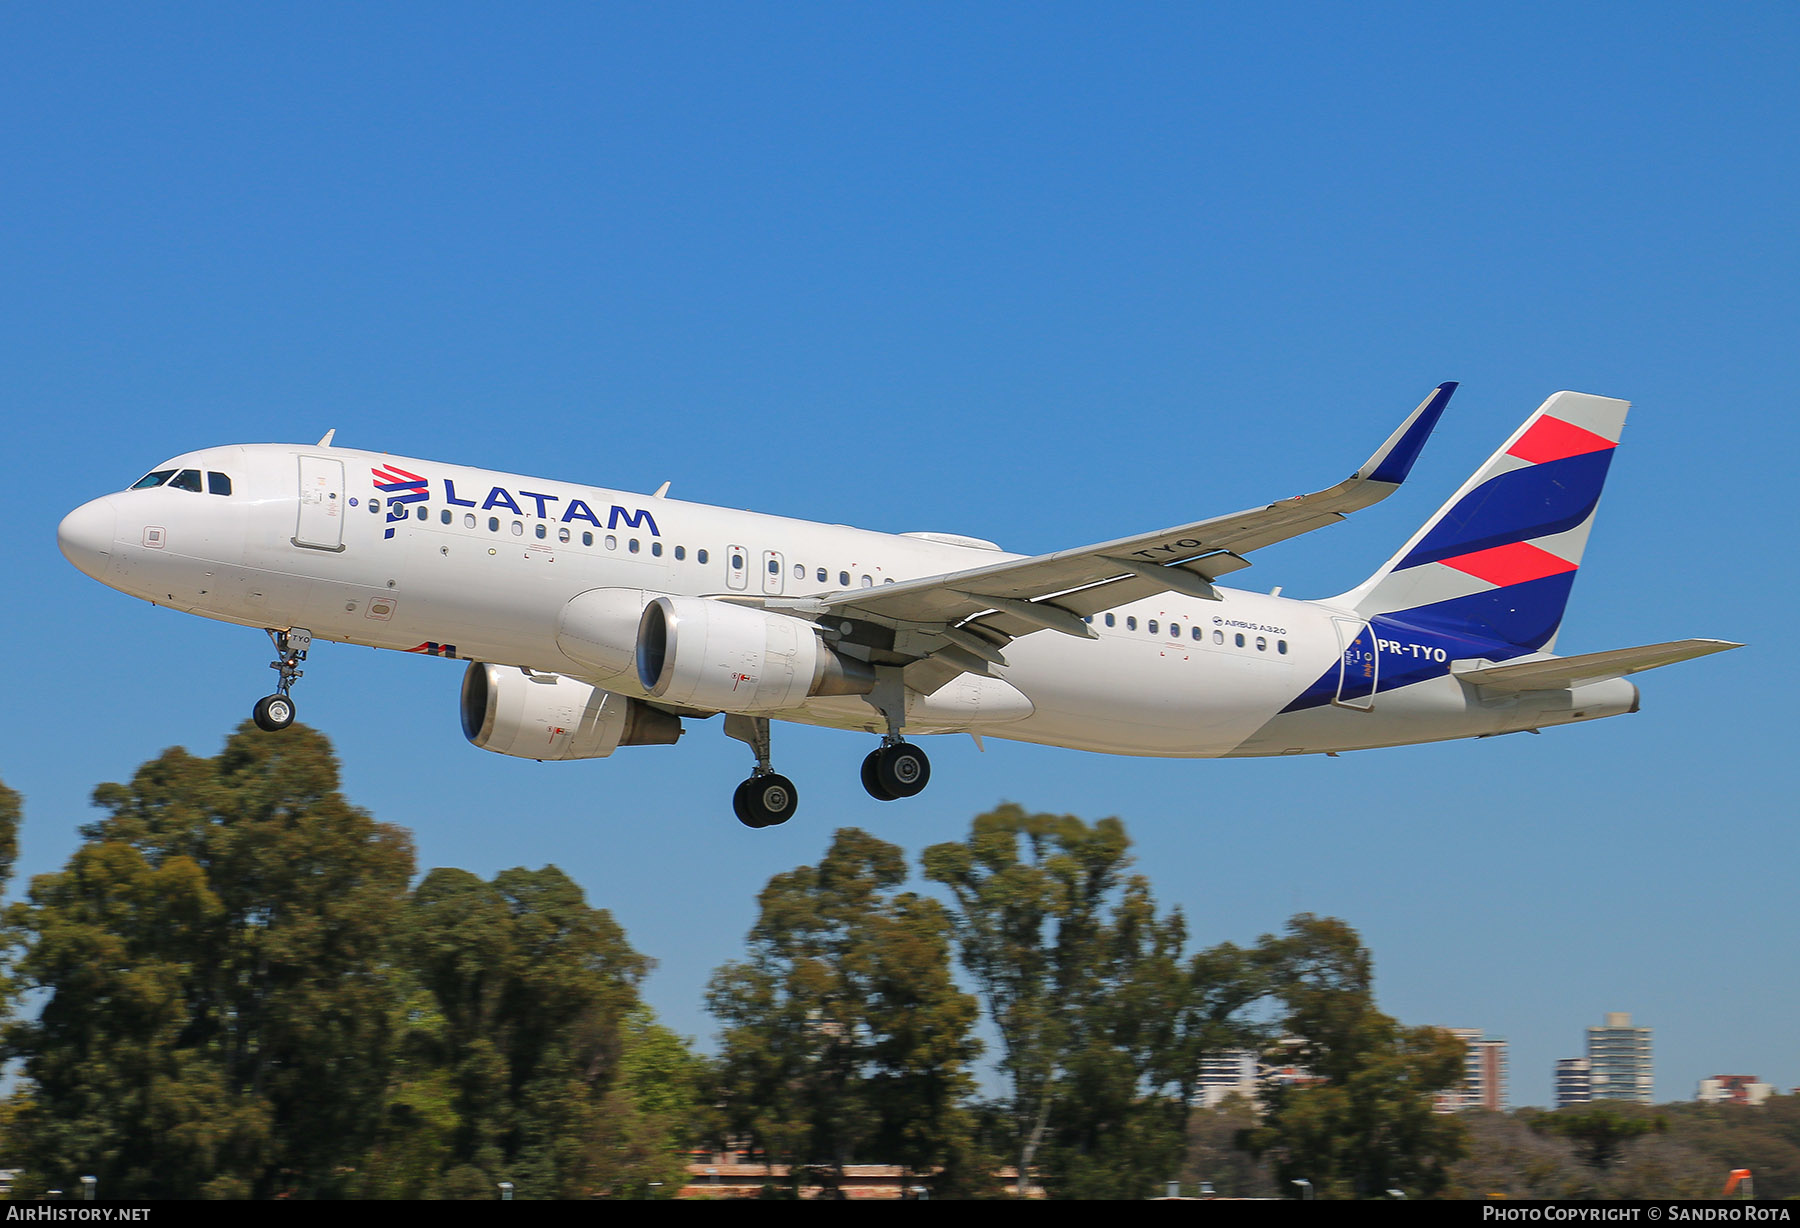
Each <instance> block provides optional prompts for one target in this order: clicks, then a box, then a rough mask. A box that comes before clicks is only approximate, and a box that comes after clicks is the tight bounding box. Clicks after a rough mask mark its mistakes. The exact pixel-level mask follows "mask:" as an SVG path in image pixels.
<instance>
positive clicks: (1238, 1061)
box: [1194, 1049, 1258, 1109]
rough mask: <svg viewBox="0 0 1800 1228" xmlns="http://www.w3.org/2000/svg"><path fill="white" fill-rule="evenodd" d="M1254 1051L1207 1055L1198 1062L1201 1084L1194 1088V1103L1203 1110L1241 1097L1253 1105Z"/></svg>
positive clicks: (1254, 1080) (1238, 1050) (1231, 1050)
mask: <svg viewBox="0 0 1800 1228" xmlns="http://www.w3.org/2000/svg"><path fill="white" fill-rule="evenodd" d="M1257 1065H1258V1056H1257V1052H1256V1050H1254V1049H1227V1050H1226V1051H1224V1052H1223V1053H1209V1054H1207V1055H1206V1056H1205V1057H1204V1058H1202V1059H1201V1062H1200V1083H1199V1086H1198V1087H1196V1088H1195V1089H1194V1099H1195V1102H1196V1103H1197V1104H1198V1105H1199V1106H1200V1107H1201V1108H1203V1109H1216V1108H1218V1107H1219V1105H1221V1104H1223V1103H1224V1102H1225V1100H1226V1099H1227V1098H1228V1097H1231V1096H1242V1097H1243V1098H1244V1099H1246V1100H1248V1101H1250V1102H1251V1103H1252V1104H1255V1103H1256V1095H1257V1086H1256V1070H1257Z"/></svg>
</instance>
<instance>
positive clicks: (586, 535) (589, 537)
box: [581, 529, 594, 546]
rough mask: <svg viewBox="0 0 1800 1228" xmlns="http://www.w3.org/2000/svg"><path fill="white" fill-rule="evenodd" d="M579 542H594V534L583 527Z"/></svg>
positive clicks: (585, 543)
mask: <svg viewBox="0 0 1800 1228" xmlns="http://www.w3.org/2000/svg"><path fill="white" fill-rule="evenodd" d="M581 544H582V545H584V546H591V545H593V544H594V535H593V534H592V533H590V532H588V531H587V530H586V529H583V530H582V531H581Z"/></svg>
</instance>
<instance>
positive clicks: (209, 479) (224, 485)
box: [206, 472, 231, 495]
mask: <svg viewBox="0 0 1800 1228" xmlns="http://www.w3.org/2000/svg"><path fill="white" fill-rule="evenodd" d="M206 490H207V493H208V494H214V495H228V494H230V493H231V479H230V478H229V477H227V476H225V475H224V474H223V473H210V472H209V473H208V474H207V475H206Z"/></svg>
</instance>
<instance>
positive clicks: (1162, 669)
mask: <svg viewBox="0 0 1800 1228" xmlns="http://www.w3.org/2000/svg"><path fill="white" fill-rule="evenodd" d="M309 466H311V468H310V469H309ZM164 467H165V468H175V469H181V470H188V469H192V470H197V471H200V472H202V473H214V472H216V473H219V474H222V475H225V476H226V477H228V478H229V479H230V485H231V493H230V494H229V495H218V494H212V493H208V492H207V491H205V490H199V491H196V490H188V489H176V488H173V487H170V486H166V485H165V486H161V487H157V488H154V489H145V490H131V491H126V492H122V493H119V494H114V495H108V496H105V497H104V498H102V499H97V500H95V501H94V502H93V503H90V504H88V505H86V506H85V507H84V508H82V509H79V510H78V511H77V512H76V513H74V514H72V515H71V517H70V520H69V521H68V522H65V530H64V535H65V547H64V548H65V550H66V551H68V552H69V553H70V557H71V558H72V559H74V560H75V561H76V562H77V564H78V565H79V566H81V567H82V568H83V570H86V571H88V572H89V574H91V575H93V576H94V577H95V578H97V579H100V580H102V581H103V582H105V583H107V584H109V585H111V586H112V587H114V588H117V589H120V590H122V591H124V592H127V593H131V594H132V595H134V596H137V597H141V598H143V599H144V600H147V601H152V602H155V603H157V604H159V605H167V606H171V607H174V608H176V609H180V610H184V611H188V612H191V613H194V614H199V615H203V616H205V617H208V618H216V619H220V620H223V621H227V622H234V623H240V624H244V625H247V626H255V627H267V628H277V629H281V628H288V627H306V628H309V629H310V630H311V632H312V634H313V635H314V637H315V638H318V639H325V640H335V641H339V642H342V643H350V644H362V645H367V646H371V647H376V648H390V649H398V650H402V651H414V652H433V653H436V654H437V655H445V656H454V657H456V658H460V659H465V660H476V661H485V662H491V663H495V664H500V665H508V666H519V667H523V668H526V669H530V670H534V671H539V672H545V673H558V674H563V675H567V676H571V677H576V678H582V679H583V680H585V681H588V682H591V683H593V684H594V685H596V686H600V687H603V688H605V689H606V690H609V691H613V692H616V693H618V694H622V695H626V696H630V697H635V698H645V697H646V695H645V692H644V690H643V688H642V686H641V685H640V684H639V682H638V679H637V677H636V675H635V673H629V672H628V673H625V674H622V675H608V676H605V677H601V676H596V675H595V673H594V671H593V670H592V668H591V667H584V666H583V665H582V664H581V663H580V662H578V661H576V660H574V659H572V658H571V657H570V656H569V655H567V654H566V653H565V652H564V651H563V650H562V648H561V647H559V644H558V630H559V621H560V620H561V619H562V617H563V612H564V610H565V608H566V607H568V605H569V603H570V601H571V599H572V598H574V597H576V596H577V595H579V594H582V593H586V592H589V591H590V590H595V589H626V590H643V591H645V592H648V593H652V594H656V593H661V594H670V595H675V596H713V597H722V598H727V599H730V598H739V599H747V598H766V599H771V600H776V601H781V600H789V599H795V598H805V597H810V596H820V595H825V594H830V593H837V592H841V591H843V590H844V589H847V588H849V589H854V588H858V587H871V586H879V585H883V584H888V583H893V582H898V581H903V580H908V579H914V578H918V577H924V576H933V575H939V574H943V573H947V572H955V571H960V570H963V569H967V568H971V567H977V566H981V565H984V564H987V563H992V562H996V561H999V560H1002V559H1009V558H1014V557H1017V556H1013V555H1008V554H1004V553H1002V552H1000V551H997V550H995V549H992V548H989V547H987V546H985V545H981V544H973V543H971V544H956V543H954V542H951V541H946V540H943V539H942V538H941V537H940V538H939V539H937V540H932V539H928V538H926V537H920V536H911V535H904V534H901V535H896V534H888V533H876V532H870V531H867V530H863V529H855V528H851V527H848V526H844V525H833V524H819V523H814V522H810V521H803V520H791V519H784V518H781V517H775V516H765V515H760V514H757V513H753V512H744V511H735V510H729V509H724V508H718V507H710V506H706V505H703V504H697V503H687V502H682V501H679V500H674V499H667V498H659V497H654V496H645V495H639V494H631V493H627V492H623V491H614V490H606V489H602V488H596V487H586V486H577V485H573V484H570V483H565V482H557V481H550V480H546V479H540V478H528V477H520V476H517V475H512V474H504V473H494V472H489V471H485V470H479V469H470V468H464V467H458V466H450V465H444V464H440V463H437V462H435V461H425V460H413V459H408V458H399V457H392V456H388V455H386V454H383V453H371V452H362V451H357V450H353V449H347V448H334V447H313V448H307V447H298V446H291V445H274V444H259V445H246V446H239V447H224V448H214V449H207V450H204V451H200V452H194V453H190V454H188V455H186V456H182V457H178V458H176V459H175V460H172V461H169V462H166V465H165V466H164ZM321 469H322V470H323V471H324V472H326V473H336V474H338V475H339V479H341V480H340V482H339V485H338V486H337V487H336V488H335V489H332V490H327V489H326V487H328V486H330V481H329V480H325V479H320V480H319V481H316V482H315V483H314V486H315V488H314V489H312V490H310V491H308V490H306V489H303V488H304V487H305V486H306V484H307V482H308V480H309V479H308V476H307V475H308V474H309V473H313V474H314V476H315V477H316V471H319V470H321ZM377 475H384V476H386V477H387V478H389V479H390V480H389V481H387V482H385V483H381V482H378V477H377ZM396 475H398V482H399V484H400V485H401V488H400V489H394V487H395V486H396V481H395V480H394V479H395V478H396ZM415 476H417V477H419V478H420V479H421V481H420V483H419V484H418V486H417V487H415V488H407V487H405V486H404V483H405V481H406V480H407V479H409V478H412V477H415ZM339 479H332V480H339ZM378 485H385V486H387V487H389V489H388V490H386V491H385V492H384V491H383V490H381V489H378ZM418 492H424V493H423V495H422V497H420V496H419V493H418ZM71 526H73V527H71ZM70 540H74V541H75V542H76V545H75V546H74V547H71V546H70V545H69V544H68V543H69V541H70ZM1219 592H1220V594H1221V597H1222V599H1221V600H1218V601H1209V600H1205V599H1201V598H1198V597H1188V596H1182V595H1178V594H1176V593H1163V594H1159V595H1157V596H1154V597H1150V598H1147V599H1144V600H1141V601H1137V602H1133V603H1130V604H1126V605H1122V606H1119V607H1118V608H1117V609H1115V610H1113V611H1111V612H1109V613H1103V614H1098V615H1095V616H1094V617H1093V618H1092V620H1091V627H1092V629H1093V631H1094V632H1095V634H1096V636H1097V638H1096V639H1091V640H1090V639H1081V638H1077V637H1075V636H1070V635H1065V634H1061V633H1059V632H1057V631H1054V630H1044V631H1038V632H1035V633H1033V634H1029V635H1026V636H1024V637H1022V638H1020V639H1018V640H1016V641H1015V642H1013V643H1012V644H1010V645H1009V646H1008V647H1007V648H1006V651H1005V659H1006V662H1007V663H1006V664H1005V665H1004V666H998V667H996V668H995V669H994V670H993V671H992V672H991V675H990V676H987V677H979V676H974V675H965V676H964V677H963V678H961V679H958V680H957V681H956V682H953V683H951V684H950V685H948V686H945V687H944V688H942V689H941V690H939V691H937V692H936V693H935V694H933V695H931V696H924V695H919V694H916V693H909V694H908V696H907V715H906V722H905V730H906V732H907V733H909V734H910V733H943V732H953V731H970V732H975V733H979V734H983V735H991V736H995V737H1003V738H1011V739H1016V740H1019V741H1025V742H1037V743H1044V744H1050V745H1057V746H1066V747H1072V748H1076V749H1081V750H1091V751H1101V752H1106V753H1110V754H1125V755H1154V756H1175V757H1216V756H1225V755H1279V754H1293V753H1304V752H1316V751H1337V750H1347V749H1356V748H1361V747H1371V746H1383V745H1395V744H1401V743H1412V742H1424V741H1435V740H1440V739H1445V738H1457V737H1470V736H1476V735H1482V734H1492V733H1503V732H1509V731H1512V730H1519V729H1527V728H1535V727H1539V726H1543V725H1550V724H1557V723H1563V722H1567V721H1570V720H1580V719H1588V718H1592V717H1597V716H1605V715H1612V714H1614V713H1616V712H1621V711H1626V710H1628V709H1629V708H1631V707H1632V706H1633V705H1634V704H1635V700H1636V691H1635V688H1633V687H1631V685H1630V684H1629V683H1625V682H1622V681H1620V682H1607V683H1596V684H1592V685H1589V686H1584V687H1579V688H1575V689H1574V690H1572V691H1564V692H1558V693H1552V694H1544V693H1528V694H1524V695H1519V694H1513V695H1508V696H1502V697H1489V698H1484V697H1482V696H1480V695H1477V694H1476V693H1475V692H1474V691H1473V690H1472V689H1471V688H1468V687H1466V686H1464V685H1462V684H1460V683H1458V682H1457V681H1456V680H1455V679H1454V678H1453V677H1451V676H1450V674H1449V672H1448V667H1447V665H1446V668H1445V670H1444V671H1443V672H1442V673H1438V674H1436V675H1434V676H1432V677H1429V678H1425V679H1423V680H1421V681H1418V682H1415V683H1413V684H1411V685H1407V686H1404V687H1402V688H1400V689H1398V690H1394V691H1383V692H1381V693H1380V694H1379V695H1378V696H1373V697H1370V698H1369V699H1368V700H1367V701H1365V702H1360V703H1351V704H1348V705H1346V704H1343V703H1339V702H1335V701H1332V702H1324V703H1320V704H1316V705H1314V706H1311V707H1307V708H1304V709H1303V710H1299V711H1290V712H1285V713H1284V709H1286V708H1288V707H1289V706H1290V704H1291V703H1292V702H1293V701H1294V700H1295V698H1296V696H1298V695H1300V694H1301V693H1302V692H1303V691H1305V690H1306V689H1307V688H1308V687H1309V686H1311V687H1315V688H1316V686H1317V684H1318V680H1320V679H1321V678H1322V677H1323V676H1325V675H1328V674H1329V673H1331V671H1334V670H1338V669H1340V668H1341V667H1342V662H1343V660H1344V657H1345V653H1346V651H1347V645H1348V644H1349V641H1350V640H1351V639H1353V638H1354V634H1355V627H1356V626H1357V625H1359V624H1360V622H1361V620H1357V619H1356V618H1355V616H1354V615H1353V614H1351V613H1350V612H1349V611H1347V610H1344V609H1339V608H1334V607H1332V606H1330V605H1327V604H1323V603H1319V602H1310V601H1299V600H1292V599H1287V598H1282V597H1276V596H1268V595H1262V594H1254V593H1246V592H1240V591H1234V590H1230V589H1220V590H1219ZM1380 643H1381V648H1380V655H1381V657H1382V660H1383V661H1386V660H1387V659H1388V658H1390V657H1392V658H1395V659H1399V658H1404V657H1405V656H1406V655H1407V654H1408V653H1411V654H1413V656H1415V657H1416V656H1417V654H1418V653H1419V652H1420V651H1422V650H1421V649H1420V647H1419V646H1417V645H1413V644H1409V643H1407V642H1405V641H1404V640H1403V639H1394V638H1390V639H1386V640H1383V641H1380ZM768 715H770V716H773V717H776V718H778V719H785V720H794V721H801V722H805V723H810V724H816V725H824V726H831V727H835V728H843V729H857V730H869V731H876V732H879V731H881V730H883V729H884V728H885V726H884V721H883V717H882V715H881V713H880V712H878V711H877V710H876V709H875V707H874V706H873V704H872V702H871V701H870V700H869V698H868V697H865V696H856V695H848V696H834V697H823V698H815V699H810V700H807V701H806V702H805V703H804V704H803V705H802V706H800V707H797V708H794V709H791V710H784V711H780V712H772V713H769V714H768Z"/></svg>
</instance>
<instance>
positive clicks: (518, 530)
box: [513, 520, 525, 537]
mask: <svg viewBox="0 0 1800 1228" xmlns="http://www.w3.org/2000/svg"><path fill="white" fill-rule="evenodd" d="M513 536H514V537H524V536H525V522H524V521H521V520H515V521H513Z"/></svg>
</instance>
